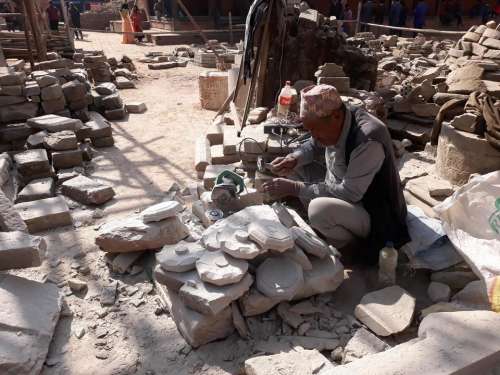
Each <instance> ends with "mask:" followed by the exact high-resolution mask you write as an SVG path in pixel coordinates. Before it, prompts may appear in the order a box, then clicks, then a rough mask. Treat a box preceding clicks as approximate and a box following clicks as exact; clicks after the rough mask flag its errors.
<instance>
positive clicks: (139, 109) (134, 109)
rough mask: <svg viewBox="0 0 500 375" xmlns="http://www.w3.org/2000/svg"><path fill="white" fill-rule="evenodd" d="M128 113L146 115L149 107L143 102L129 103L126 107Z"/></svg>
mask: <svg viewBox="0 0 500 375" xmlns="http://www.w3.org/2000/svg"><path fill="white" fill-rule="evenodd" d="M125 107H126V108H127V112H128V113H144V112H146V111H147V109H148V108H147V106H146V104H145V103H143V102H129V103H127V104H126V105H125Z"/></svg>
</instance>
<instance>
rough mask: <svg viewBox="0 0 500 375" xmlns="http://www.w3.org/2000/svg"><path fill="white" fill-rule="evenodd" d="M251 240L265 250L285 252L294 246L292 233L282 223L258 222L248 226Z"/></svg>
mask: <svg viewBox="0 0 500 375" xmlns="http://www.w3.org/2000/svg"><path fill="white" fill-rule="evenodd" d="M248 236H249V238H250V239H251V240H252V241H254V242H256V243H257V244H258V245H259V246H260V247H261V248H262V249H264V250H275V251H279V252H284V251H286V250H288V249H291V248H292V247H293V245H294V240H293V236H292V233H291V232H290V231H289V230H288V228H286V227H285V226H284V225H283V224H281V223H280V222H276V221H272V220H258V221H255V222H253V223H251V224H250V225H249V226H248Z"/></svg>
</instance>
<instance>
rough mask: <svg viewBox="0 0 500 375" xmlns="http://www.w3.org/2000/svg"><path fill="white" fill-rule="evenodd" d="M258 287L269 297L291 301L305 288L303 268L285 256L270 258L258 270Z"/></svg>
mask: <svg viewBox="0 0 500 375" xmlns="http://www.w3.org/2000/svg"><path fill="white" fill-rule="evenodd" d="M256 286H257V289H258V290H259V292H261V293H262V294H264V295H266V296H267V297H270V298H273V299H275V300H277V301H289V300H291V299H292V298H293V297H294V296H295V295H296V294H297V293H298V292H299V291H300V290H301V288H303V286H304V274H303V270H302V267H301V266H300V265H299V264H298V263H296V262H294V261H293V260H291V259H290V258H288V257H285V256H278V257H271V258H268V259H266V260H265V261H264V262H263V263H262V264H261V265H260V266H259V267H258V268H257V272H256Z"/></svg>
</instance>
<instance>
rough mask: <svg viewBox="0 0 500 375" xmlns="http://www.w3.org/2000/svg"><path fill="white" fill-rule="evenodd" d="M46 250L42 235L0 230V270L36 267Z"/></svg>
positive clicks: (40, 262)
mask: <svg viewBox="0 0 500 375" xmlns="http://www.w3.org/2000/svg"><path fill="white" fill-rule="evenodd" d="M46 250H47V245H46V243H45V240H44V239H43V237H36V236H31V235H29V234H27V233H25V232H20V231H15V232H0V270H9V269H14V268H29V267H38V266H40V265H41V264H42V259H43V257H44V255H45V251H46Z"/></svg>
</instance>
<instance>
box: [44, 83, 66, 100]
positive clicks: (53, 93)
mask: <svg viewBox="0 0 500 375" xmlns="http://www.w3.org/2000/svg"><path fill="white" fill-rule="evenodd" d="M63 95H64V94H63V91H62V87H61V85H59V84H55V85H50V86H47V87H44V88H42V94H41V97H42V100H43V101H51V100H56V99H59V98H60V97H62V96H63Z"/></svg>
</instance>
